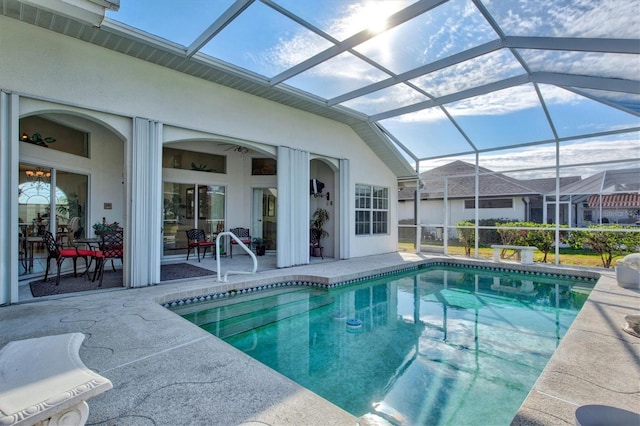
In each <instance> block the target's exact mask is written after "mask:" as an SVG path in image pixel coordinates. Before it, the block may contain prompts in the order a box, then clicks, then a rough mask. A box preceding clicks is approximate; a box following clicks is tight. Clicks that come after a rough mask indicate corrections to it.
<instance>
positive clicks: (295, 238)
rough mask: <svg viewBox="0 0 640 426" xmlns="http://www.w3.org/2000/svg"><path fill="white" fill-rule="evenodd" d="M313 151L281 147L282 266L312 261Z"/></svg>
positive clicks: (279, 245)
mask: <svg viewBox="0 0 640 426" xmlns="http://www.w3.org/2000/svg"><path fill="white" fill-rule="evenodd" d="M309 220H310V217H309V153H308V152H307V151H300V150H297V149H292V148H287V147H284V146H280V147H278V236H277V242H278V250H277V259H278V268H285V267H288V266H294V265H304V264H307V263H309Z"/></svg>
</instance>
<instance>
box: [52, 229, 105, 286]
mask: <svg viewBox="0 0 640 426" xmlns="http://www.w3.org/2000/svg"><path fill="white" fill-rule="evenodd" d="M42 242H43V243H44V245H45V247H46V248H47V269H46V270H45V273H44V281H46V280H47V277H48V276H49V265H50V263H51V260H52V259H55V261H56V266H57V267H58V275H57V277H56V285H58V284H59V283H60V269H61V266H62V262H64V260H65V259H72V260H73V276H74V277H77V276H78V271H77V268H76V265H77V262H78V258H79V257H81V258H83V259H84V263H85V265H86V266H87V270H89V260H88V259H92V258H93V256H94V253H95V252H94V251H93V250H86V249H79V248H77V247H69V248H63V247H62V246H61V245H60V244H58V243H57V242H56V239H55V237H54V236H53V234H52V233H51V232H50V231H43V233H42Z"/></svg>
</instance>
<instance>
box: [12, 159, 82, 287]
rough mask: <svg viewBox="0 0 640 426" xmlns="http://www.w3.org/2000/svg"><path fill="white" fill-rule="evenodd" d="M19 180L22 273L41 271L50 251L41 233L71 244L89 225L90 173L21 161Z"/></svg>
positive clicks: (65, 244)
mask: <svg viewBox="0 0 640 426" xmlns="http://www.w3.org/2000/svg"><path fill="white" fill-rule="evenodd" d="M19 170H20V176H19V179H18V181H19V184H18V226H19V231H20V232H19V234H18V238H19V242H18V247H19V250H20V252H19V262H20V265H19V268H18V270H19V274H20V275H26V274H30V273H41V272H44V270H45V268H46V259H47V252H46V249H45V247H44V245H43V244H42V234H43V233H44V232H46V231H49V232H51V233H52V234H54V236H55V238H56V241H57V242H58V243H59V244H62V245H64V246H70V245H71V244H72V243H73V239H74V238H79V237H81V236H84V232H85V228H86V226H87V224H86V221H87V200H88V193H89V177H88V176H86V175H81V174H77V173H71V172H67V171H62V170H56V169H53V168H49V167H45V166H40V165H34V164H27V163H20V166H19Z"/></svg>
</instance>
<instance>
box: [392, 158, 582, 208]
mask: <svg viewBox="0 0 640 426" xmlns="http://www.w3.org/2000/svg"><path fill="white" fill-rule="evenodd" d="M478 174H479V179H478V186H479V192H478V194H479V196H480V197H503V196H504V197H511V196H533V195H542V194H545V193H547V192H549V191H551V190H554V191H555V185H556V180H555V178H543V179H531V180H522V179H514V178H511V177H509V176H505V175H503V174H501V173H497V172H493V171H491V170H489V169H487V168H485V167H478ZM474 175H475V166H474V165H473V164H469V163H467V162H464V161H460V160H456V161H454V162H451V163H448V164H445V165H443V166H440V167H436V168H434V169H432V170H429V171H427V172H424V173H421V174H420V178H421V180H422V182H423V183H424V187H423V189H422V193H421V199H423V200H424V199H442V198H443V197H444V185H445V183H444V182H445V177H448V178H449V179H448V183H447V190H448V194H449V195H448V197H449V198H472V197H474V194H475V177H474ZM579 180H580V177H579V176H570V177H563V178H561V179H560V185H561V187H562V186H564V185H568V184H571V183H574V182H577V181H579ZM399 199H401V200H410V199H413V190H412V189H409V188H402V189H401V190H400V193H399Z"/></svg>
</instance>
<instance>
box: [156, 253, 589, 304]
mask: <svg viewBox="0 0 640 426" xmlns="http://www.w3.org/2000/svg"><path fill="white" fill-rule="evenodd" d="M434 266H435V267H437V266H454V267H455V266H466V267H471V268H474V269H480V270H490V271H500V272H518V273H524V274H530V275H537V276H545V277H558V278H565V279H578V280H584V281H589V282H595V281H597V280H598V278H599V277H600V275H599V274H597V273H595V272H592V271H583V270H580V269H565V268H562V269H560V268H557V267H556V268H554V267H553V266H550V265H541V264H534V265H521V264H515V263H514V264H512V263H504V262H489V261H482V260H474V259H468V260H467V259H427V260H424V261H420V262H414V263H412V264H411V265H408V266H393V267H388V268H383V269H380V270H377V271H365V272H360V273H355V274H354V276H349V275H346V276H345V275H343V276H342V277H340V278H335V280H336V281H335V282H334V279H328V278H326V277H319V276H290V277H277V278H273V279H271V280H267V281H266V282H263V283H259V284H258V283H257V282H256V281H251V282H246V283H242V284H238V285H235V286H234V285H233V284H229V283H225V285H224V286H222V287H218V288H217V289H216V290H217V291H211V290H213V289H211V288H210V287H209V288H206V289H200V290H193V293H192V294H185V293H183V292H181V293H180V294H179V295H178V294H172V295H166V296H165V297H163V299H164V300H163V301H160V300H158V303H159V304H160V305H161V306H163V307H165V308H168V309H171V308H176V307H180V306H185V305H190V304H194V303H201V302H210V301H215V300H221V299H226V298H228V297H233V296H236V295H240V294H248V293H254V292H258V291H263V290H270V289H275V288H281V287H321V288H337V287H342V286H346V285H352V284H356V283H358V282H362V281H365V280H371V279H378V278H383V277H385V276H389V275H393V274H399V273H404V272H410V271H414V270H418V269H423V268H426V267H434ZM257 281H260V280H257ZM270 281H271V282H270ZM186 293H190V292H186ZM196 293H199V294H196Z"/></svg>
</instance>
